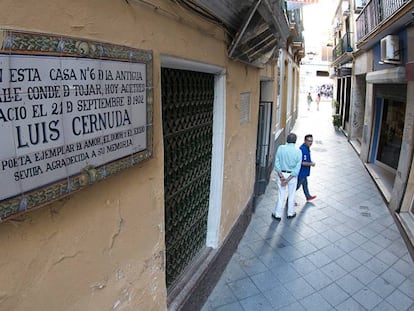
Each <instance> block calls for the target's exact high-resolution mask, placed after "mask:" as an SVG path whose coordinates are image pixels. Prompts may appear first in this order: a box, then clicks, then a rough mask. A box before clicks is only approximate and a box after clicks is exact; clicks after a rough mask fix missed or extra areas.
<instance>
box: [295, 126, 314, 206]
mask: <svg viewBox="0 0 414 311" xmlns="http://www.w3.org/2000/svg"><path fill="white" fill-rule="evenodd" d="M312 143H313V136H312V134H308V135H306V136H305V140H304V142H303V144H302V145H301V146H300V150H301V151H302V164H301V167H300V171H299V175H298V184H297V186H296V190H298V189H299V188H300V186H302V188H303V193H304V194H305V197H306V201H307V202H310V201H312V200H314V199H316V195H311V194H310V193H309V188H308V176H309V175H310V168H311V166H315V162H312V159H311V152H310V146H311V145H312Z"/></svg>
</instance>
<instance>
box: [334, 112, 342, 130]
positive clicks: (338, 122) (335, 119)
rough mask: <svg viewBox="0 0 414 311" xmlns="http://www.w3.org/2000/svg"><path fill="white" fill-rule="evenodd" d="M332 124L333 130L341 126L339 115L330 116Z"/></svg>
mask: <svg viewBox="0 0 414 311" xmlns="http://www.w3.org/2000/svg"><path fill="white" fill-rule="evenodd" d="M332 118H333V119H332V124H333V126H335V128H339V127H340V126H341V125H342V118H341V115H340V114H334V115H332Z"/></svg>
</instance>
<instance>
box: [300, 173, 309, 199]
mask: <svg viewBox="0 0 414 311" xmlns="http://www.w3.org/2000/svg"><path fill="white" fill-rule="evenodd" d="M300 186H302V188H303V193H304V194H305V197H306V199H309V198H310V197H311V195H310V193H309V188H308V177H307V176H305V177H302V178H298V184H297V186H296V190H298V189H299V188H300Z"/></svg>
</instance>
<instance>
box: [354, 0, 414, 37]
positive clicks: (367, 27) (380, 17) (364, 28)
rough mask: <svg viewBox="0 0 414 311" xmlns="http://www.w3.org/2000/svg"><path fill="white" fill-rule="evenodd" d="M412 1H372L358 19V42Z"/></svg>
mask: <svg viewBox="0 0 414 311" xmlns="http://www.w3.org/2000/svg"><path fill="white" fill-rule="evenodd" d="M408 2H410V0H371V1H369V2H368V3H367V5H366V6H365V7H364V9H363V10H362V11H361V14H360V15H359V16H358V17H357V19H356V29H357V41H360V40H361V39H363V38H364V37H365V36H367V35H368V34H370V33H371V32H372V31H373V30H374V29H375V28H376V27H377V26H378V25H380V24H381V23H382V22H383V21H385V20H387V19H388V18H389V17H390V16H391V15H393V14H394V13H395V12H396V11H398V9H400V8H401V7H403V6H404V5H405V4H406V3H408Z"/></svg>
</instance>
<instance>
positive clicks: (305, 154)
mask: <svg viewBox="0 0 414 311" xmlns="http://www.w3.org/2000/svg"><path fill="white" fill-rule="evenodd" d="M300 150H301V151H302V162H312V160H311V155H310V149H309V147H308V146H306V145H305V144H302V146H300ZM310 168H311V167H310V166H303V165H302V166H301V167H300V171H299V175H298V178H303V177H307V176H309V175H310Z"/></svg>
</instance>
